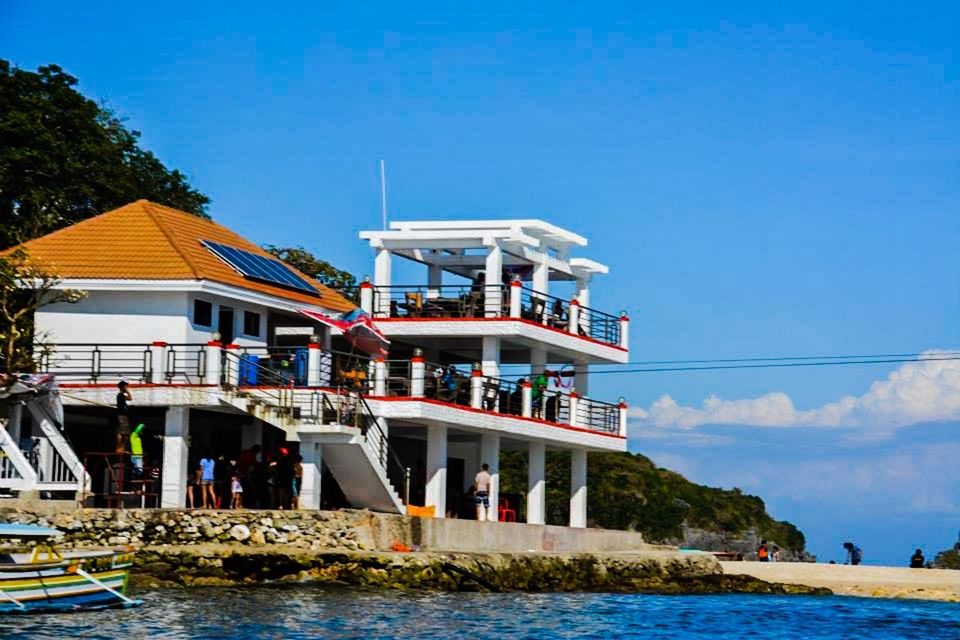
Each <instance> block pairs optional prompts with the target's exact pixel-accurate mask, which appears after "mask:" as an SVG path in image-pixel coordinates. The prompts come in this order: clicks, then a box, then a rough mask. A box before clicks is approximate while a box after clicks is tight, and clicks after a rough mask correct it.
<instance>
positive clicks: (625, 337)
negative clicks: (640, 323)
mask: <svg viewBox="0 0 960 640" xmlns="http://www.w3.org/2000/svg"><path fill="white" fill-rule="evenodd" d="M620 348H621V349H629V348H630V318H629V317H627V312H626V311H621V312H620Z"/></svg>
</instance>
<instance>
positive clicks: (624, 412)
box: [619, 400, 629, 438]
mask: <svg viewBox="0 0 960 640" xmlns="http://www.w3.org/2000/svg"><path fill="white" fill-rule="evenodd" d="M619 407H620V433H619V435H620V437H621V438H626V437H627V418H628V417H629V411H628V409H629V407H628V406H627V403H626V402H625V401H623V400H620V404H619Z"/></svg>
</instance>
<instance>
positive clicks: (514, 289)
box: [510, 280, 523, 318]
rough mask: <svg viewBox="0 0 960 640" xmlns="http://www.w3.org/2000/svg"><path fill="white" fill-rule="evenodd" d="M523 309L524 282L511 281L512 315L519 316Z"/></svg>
mask: <svg viewBox="0 0 960 640" xmlns="http://www.w3.org/2000/svg"><path fill="white" fill-rule="evenodd" d="M522 310H523V283H522V282H520V281H519V280H511V281H510V317H511V318H519V317H520V316H521V315H522V314H521V311H522Z"/></svg>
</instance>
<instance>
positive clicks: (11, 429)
mask: <svg viewBox="0 0 960 640" xmlns="http://www.w3.org/2000/svg"><path fill="white" fill-rule="evenodd" d="M22 420H23V405H19V404H14V405H10V407H9V408H8V409H7V433H9V434H10V439H11V440H13V443H14V444H15V445H17V448H20V422H21V421H22Z"/></svg>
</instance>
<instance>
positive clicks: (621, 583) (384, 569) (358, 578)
mask: <svg viewBox="0 0 960 640" xmlns="http://www.w3.org/2000/svg"><path fill="white" fill-rule="evenodd" d="M136 558H137V559H136V567H135V569H134V571H133V573H132V574H131V583H132V584H133V585H134V586H141V587H205V586H249V585H263V584H316V585H327V586H340V587H365V588H378V589H395V590H435V591H488V592H505V591H531V592H576V591H593V592H610V593H657V594H703V593H770V594H813V595H828V594H829V593H830V591H829V590H827V589H819V588H813V587H803V586H796V585H785V584H777V583H770V582H765V581H763V580H758V579H756V578H752V577H749V576H731V575H725V574H723V572H722V569H721V568H720V566H719V564H718V563H717V562H716V561H715V560H714V559H713V558H712V557H711V556H709V555H706V554H696V553H678V552H673V551H660V550H657V551H650V552H641V553H604V554H550V553H528V554H510V553H440V552H412V553H402V552H363V551H309V550H304V549H300V548H294V547H289V546H286V545H270V546H267V547H263V548H256V547H237V546H235V545H190V546H182V547H171V546H164V547H148V548H144V549H141V550H139V551H138V553H137V556H136Z"/></svg>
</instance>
